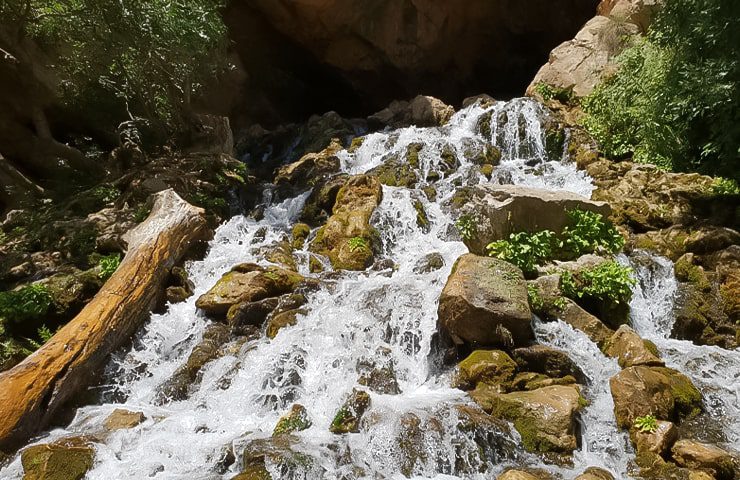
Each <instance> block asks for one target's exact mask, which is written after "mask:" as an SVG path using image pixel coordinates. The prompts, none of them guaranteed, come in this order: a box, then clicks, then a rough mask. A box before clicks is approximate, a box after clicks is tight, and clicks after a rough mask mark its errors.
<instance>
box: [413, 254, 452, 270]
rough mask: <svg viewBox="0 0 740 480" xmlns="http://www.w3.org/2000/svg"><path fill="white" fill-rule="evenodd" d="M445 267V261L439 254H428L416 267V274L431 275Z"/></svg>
mask: <svg viewBox="0 0 740 480" xmlns="http://www.w3.org/2000/svg"><path fill="white" fill-rule="evenodd" d="M444 266H445V259H444V257H443V256H442V254H441V253H439V252H432V253H427V254H426V255H424V256H423V257H422V258H420V259H419V260H418V261H417V262H416V264H415V265H414V273H429V272H434V271H436V270H439V269H440V268H442V267H444Z"/></svg>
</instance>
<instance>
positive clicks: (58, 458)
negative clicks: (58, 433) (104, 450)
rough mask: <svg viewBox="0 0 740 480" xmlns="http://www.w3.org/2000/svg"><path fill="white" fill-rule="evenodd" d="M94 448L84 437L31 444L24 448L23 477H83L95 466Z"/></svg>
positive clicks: (36, 479) (46, 479)
mask: <svg viewBox="0 0 740 480" xmlns="http://www.w3.org/2000/svg"><path fill="white" fill-rule="evenodd" d="M94 458H95V449H94V448H93V446H92V444H91V443H90V442H89V441H88V440H87V439H85V438H82V437H70V438H63V439H61V440H57V441H55V442H53V443H42V444H38V445H32V446H30V447H28V448H26V449H25V450H23V452H21V464H22V465H23V472H24V474H23V479H24V480H82V478H84V477H85V474H86V473H87V471H88V470H90V468H92V466H93V459H94Z"/></svg>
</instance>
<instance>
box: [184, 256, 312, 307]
mask: <svg viewBox="0 0 740 480" xmlns="http://www.w3.org/2000/svg"><path fill="white" fill-rule="evenodd" d="M302 280H303V277H302V276H300V275H298V274H297V273H295V272H292V271H289V270H286V269H283V268H280V267H269V268H264V267H260V266H259V265H253V264H247V265H237V266H236V267H234V268H232V270H231V271H230V272H227V273H226V274H224V275H223V276H222V277H221V279H220V280H219V281H218V282H216V285H214V286H213V287H211V289H210V290H208V291H207V292H206V293H204V294H203V295H201V296H200V297H199V298H198V300H197V301H196V302H195V305H196V306H197V307H198V308H200V309H201V310H203V311H205V312H206V313H208V314H210V315H223V314H225V313H226V312H227V311H228V310H229V308H231V307H232V306H233V305H236V304H238V303H244V302H255V301H258V300H262V299H264V298H268V297H275V296H278V295H281V294H283V293H288V292H291V291H293V290H294V289H295V288H296V287H297V286H298V284H299V283H300V282H301V281H302Z"/></svg>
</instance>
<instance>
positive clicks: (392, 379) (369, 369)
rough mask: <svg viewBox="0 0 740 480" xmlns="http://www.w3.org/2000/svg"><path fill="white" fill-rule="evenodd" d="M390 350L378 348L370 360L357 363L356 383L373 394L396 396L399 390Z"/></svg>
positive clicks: (365, 359) (366, 359)
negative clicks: (357, 375) (357, 374)
mask: <svg viewBox="0 0 740 480" xmlns="http://www.w3.org/2000/svg"><path fill="white" fill-rule="evenodd" d="M390 353H391V352H390V350H388V349H386V348H380V349H378V350H377V352H376V355H374V356H373V357H372V358H364V359H362V360H360V361H358V362H357V373H359V375H360V376H359V378H358V379H357V383H359V384H360V385H362V386H364V387H367V388H369V389H370V390H372V391H373V392H376V393H381V394H384V395H398V394H399V393H401V389H400V387H399V386H398V379H397V378H396V369H395V366H394V362H393V358H392V357H391V355H390Z"/></svg>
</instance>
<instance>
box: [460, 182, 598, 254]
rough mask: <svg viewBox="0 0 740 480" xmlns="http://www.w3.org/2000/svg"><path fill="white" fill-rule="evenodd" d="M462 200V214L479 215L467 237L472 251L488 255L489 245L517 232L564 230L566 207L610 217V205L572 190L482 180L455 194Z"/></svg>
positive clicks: (566, 221)
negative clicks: (470, 234)
mask: <svg viewBox="0 0 740 480" xmlns="http://www.w3.org/2000/svg"><path fill="white" fill-rule="evenodd" d="M455 202H459V203H461V205H460V207H461V209H460V213H461V215H469V216H470V217H471V218H473V219H475V225H476V232H475V234H474V235H473V236H472V237H471V238H469V239H464V242H465V245H467V247H468V248H469V249H470V251H471V252H472V253H476V254H478V255H485V254H486V253H487V252H486V246H487V245H488V244H489V243H491V242H493V241H496V240H501V239H506V238H508V237H509V234H511V233H516V232H538V231H540V230H552V231H553V232H555V233H556V234H560V233H561V232H562V230H563V228H565V227H566V226H567V225H568V224H569V222H570V219H569V217H568V214H567V212H566V210H572V209H575V208H579V209H581V210H589V211H593V212H596V213H599V214H601V215H603V216H604V217H608V216H609V215H610V214H611V209H610V208H609V205H608V204H606V203H604V202H595V201H592V200H589V199H587V198H585V197H581V196H580V195H576V194H575V193H570V192H561V191H552V190H544V189H538V188H532V187H524V186H519V185H493V184H487V183H484V184H480V185H477V186H475V187H466V188H465V189H463V190H458V192H456V194H455V198H453V205H455V204H456V203H455Z"/></svg>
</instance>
